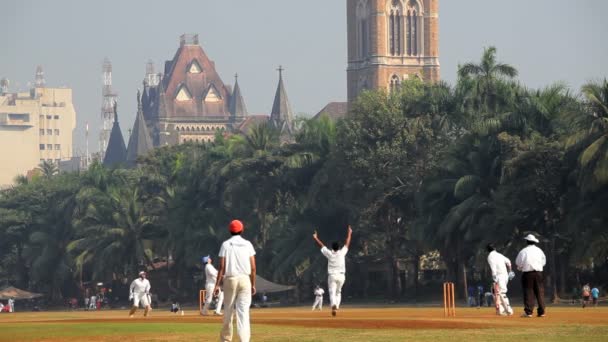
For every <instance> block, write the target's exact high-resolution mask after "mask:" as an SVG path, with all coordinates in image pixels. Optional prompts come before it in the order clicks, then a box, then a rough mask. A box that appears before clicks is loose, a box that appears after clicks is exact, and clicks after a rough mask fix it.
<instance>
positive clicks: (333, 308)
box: [331, 305, 338, 317]
mask: <svg viewBox="0 0 608 342" xmlns="http://www.w3.org/2000/svg"><path fill="white" fill-rule="evenodd" d="M337 313H338V308H337V307H336V306H335V305H332V307H331V315H332V316H334V317H336V314H337Z"/></svg>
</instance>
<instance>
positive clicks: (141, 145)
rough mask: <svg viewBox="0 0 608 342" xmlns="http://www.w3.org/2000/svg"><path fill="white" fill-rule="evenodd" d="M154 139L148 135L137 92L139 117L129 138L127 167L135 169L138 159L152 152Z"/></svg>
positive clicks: (139, 96) (136, 118)
mask: <svg viewBox="0 0 608 342" xmlns="http://www.w3.org/2000/svg"><path fill="white" fill-rule="evenodd" d="M152 148H153V145H152V138H151V137H150V134H149V133H148V127H147V126H146V120H145V119H144V111H143V107H142V103H141V95H140V93H139V91H137V116H136V117H135V124H134V125H133V131H132V132H131V137H129V146H128V147H127V166H129V167H134V166H135V165H136V164H137V158H138V157H139V156H143V155H145V154H147V153H148V152H149V151H150V150H152Z"/></svg>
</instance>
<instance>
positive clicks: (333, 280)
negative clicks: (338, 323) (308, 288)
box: [327, 273, 346, 309]
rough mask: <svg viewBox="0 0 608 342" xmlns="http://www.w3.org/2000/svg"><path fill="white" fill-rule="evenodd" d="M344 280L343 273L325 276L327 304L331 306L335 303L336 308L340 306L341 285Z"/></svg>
mask: <svg viewBox="0 0 608 342" xmlns="http://www.w3.org/2000/svg"><path fill="white" fill-rule="evenodd" d="M344 280H346V277H345V275H344V273H339V274H330V275H329V276H328V277H327V288H328V290H329V305H331V306H332V307H333V306H334V305H335V306H336V308H338V309H339V308H340V302H341V301H342V286H343V285H344Z"/></svg>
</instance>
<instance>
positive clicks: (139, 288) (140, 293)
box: [129, 271, 152, 317]
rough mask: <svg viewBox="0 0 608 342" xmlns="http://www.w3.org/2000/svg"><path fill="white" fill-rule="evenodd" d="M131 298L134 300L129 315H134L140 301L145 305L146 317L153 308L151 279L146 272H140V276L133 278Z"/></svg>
mask: <svg viewBox="0 0 608 342" xmlns="http://www.w3.org/2000/svg"><path fill="white" fill-rule="evenodd" d="M129 300H130V301H131V300H132V301H133V306H132V307H131V311H129V317H133V315H134V314H135V311H137V308H138V307H139V303H141V305H142V306H143V307H144V317H147V316H148V312H149V311H150V310H152V308H151V307H150V303H151V301H150V281H148V279H146V272H144V271H141V272H139V278H137V279H135V280H133V282H132V283H131V287H130V291H129Z"/></svg>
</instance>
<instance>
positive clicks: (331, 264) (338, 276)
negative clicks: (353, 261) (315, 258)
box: [312, 226, 353, 316]
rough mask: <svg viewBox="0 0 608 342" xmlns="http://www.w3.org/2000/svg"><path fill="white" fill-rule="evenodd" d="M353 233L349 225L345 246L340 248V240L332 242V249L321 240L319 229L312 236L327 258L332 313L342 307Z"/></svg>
mask: <svg viewBox="0 0 608 342" xmlns="http://www.w3.org/2000/svg"><path fill="white" fill-rule="evenodd" d="M352 234H353V230H352V228H351V227H350V226H348V235H347V237H346V242H345V243H344V247H342V248H340V244H339V243H338V242H333V243H332V244H331V250H329V248H327V247H325V245H324V244H323V242H321V240H319V237H318V236H317V231H315V232H314V234H312V238H313V239H314V240H315V242H316V243H317V245H319V247H321V253H323V255H324V256H325V257H326V258H327V288H328V290H329V304H330V305H331V315H332V316H336V314H337V311H338V310H339V309H340V302H341V300H342V286H343V285H344V281H345V280H346V275H345V273H346V261H345V257H346V253H348V248H349V247H350V240H351V236H352Z"/></svg>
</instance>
